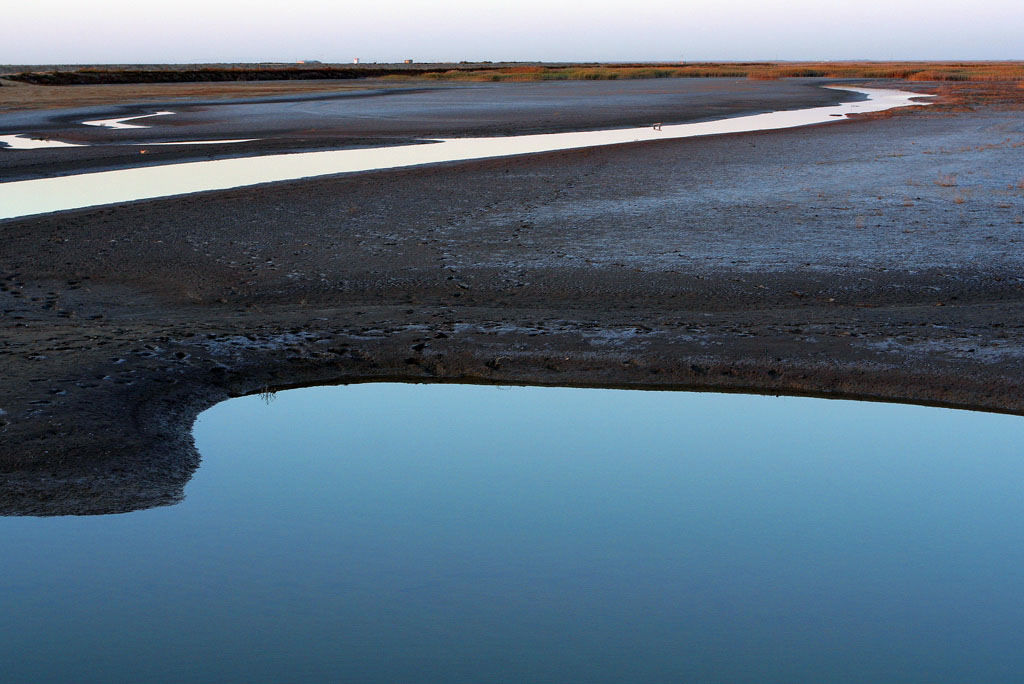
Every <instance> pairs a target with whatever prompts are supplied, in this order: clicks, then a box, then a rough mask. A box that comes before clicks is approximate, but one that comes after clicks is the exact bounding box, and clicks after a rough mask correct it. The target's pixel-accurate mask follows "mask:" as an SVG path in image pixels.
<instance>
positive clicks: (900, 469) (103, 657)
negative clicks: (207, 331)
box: [0, 385, 1024, 683]
mask: <svg viewBox="0 0 1024 684" xmlns="http://www.w3.org/2000/svg"><path fill="white" fill-rule="evenodd" d="M196 438H197V441H198V445H199V447H200V450H201V451H202V453H203V455H204V463H203V466H202V467H201V468H200V470H199V471H198V472H197V474H196V476H195V478H194V480H193V482H192V483H190V485H189V487H188V490H187V494H188V498H187V500H186V501H185V503H183V504H181V505H179V506H175V507H171V508H164V509H156V510H150V511H143V512H138V513H132V514H127V515H120V516H106V517H99V518H59V519H14V518H11V519H2V520H0V542H2V544H3V549H4V553H3V557H4V561H3V569H2V572H0V627H2V630H3V634H4V638H3V639H2V640H0V662H2V663H3V669H4V670H5V671H6V673H7V674H6V677H7V678H5V679H4V681H12V682H22V681H24V682H30V681H31V682H39V681H55V682H56V681H68V682H71V681H73V682H114V681H140V682H141V681H146V682H212V681H217V682H325V681H344V682H590V683H592V682H616V683H620V682H624V681H648V682H664V681H700V682H759V683H760V682H787V683H794V682H825V681H827V682H865V681H875V682H903V683H908V682H929V683H937V682H966V681H979V682H980V681H984V682H1011V681H1012V682H1017V681H1020V678H1021V676H1022V672H1024V656H1021V655H1020V654H1021V652H1022V648H1021V647H1022V646H1024V644H1022V643H1021V642H1022V639H1024V637H1022V634H1024V562H1022V561H1024V498H1022V489H1024V458H1022V456H1024V454H1022V453H1021V446H1020V445H1021V444H1024V419H1021V418H1017V417H1012V416H999V415H991V414H980V413H969V412H961V411H950V410H944V409H935V408H922V407H913V406H897V405H885V404H869V403H858V402H830V401H823V400H814V399H801V398H777V397H755V396H743V395H716V394H688V393H668V392H635V391H634V392H626V391H609V390H582V389H554V388H514V389H504V390H503V389H500V388H495V387H472V386H456V385H361V386H352V387H339V388H313V389H306V390H297V391H291V392H282V393H280V394H279V395H277V397H276V399H275V400H274V401H272V402H270V403H269V404H266V403H264V402H263V401H261V400H260V399H259V398H258V397H250V398H245V399H239V400H234V401H231V402H227V403H224V404H221V405H219V406H217V407H215V408H213V409H211V410H210V411H208V412H206V413H204V414H203V415H202V416H201V418H200V420H199V422H198V424H197V426H196Z"/></svg>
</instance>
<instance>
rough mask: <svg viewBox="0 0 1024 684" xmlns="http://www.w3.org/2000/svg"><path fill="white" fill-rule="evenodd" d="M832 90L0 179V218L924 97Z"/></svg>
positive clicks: (814, 116) (875, 108)
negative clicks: (670, 114) (598, 120)
mask: <svg viewBox="0 0 1024 684" xmlns="http://www.w3.org/2000/svg"><path fill="white" fill-rule="evenodd" d="M839 89H840V90H849V91H851V92H855V93H859V94H862V95H866V96H867V99H865V100H859V101H855V102H847V103H843V104H838V105H829V106H825V107H812V108H808V109H797V110H790V111H778V112H767V113H763V114H752V115H749V116H737V117H732V118H728V119H719V120H715V121H701V122H696V123H685V124H676V125H668V124H665V125H659V126H657V127H655V126H654V125H653V124H652V125H651V126H647V127H645V128H625V129H613V130H603V131H577V132H572V133H548V134H538V135H517V136H506V137H494V138H451V139H444V140H434V141H424V143H422V144H416V145H396V146H391V147H374V148H359V149H345V150H333V151H327V152H302V153H294V154H275V155H265V156H258V157H243V158H234V159H217V160H213V161H203V162H186V163H179V164H165V165H159V166H145V167H140V168H132V169H121V170H118V171H101V172H95V173H86V174H78V175H72V176H61V177H57V178H42V179H36V180H25V181H14V182H10V183H0V219H6V218H14V217H18V216H30V215H33V214H42V213H47V212H53V211H65V210H69V209H78V208H82V207H91V206H100V205H104V204H115V203H120V202H131V201H136V200H142V199H153V198H156V197H169V196H172V195H182V194H188V193H194V192H203V191H207V190H225V189H228V188H236V187H243V186H248V185H257V184H260V183H270V182H276V181H284V180H295V179H298V178H311V177H315V176H325V175H332V174H338V173H352V172H359V171H372V170H379V169H393V168H401V167H407V166H417V165H422V164H435V163H440V162H450V161H465V160H470V159H484V158H488V157H506V156H513V155H519V154H532V153H538V152H552V151H556V150H570V149H579V148H584V147H597V146H603V145H618V144H623V143H631V142H640V141H655V140H672V139H679V138H689V137H696V136H703V135H719V134H723V133H743V132H749V131H760V130H775V129H780V128H792V127H795V126H808V125H812V124H824V123H830V122H834V121H840V120H842V119H844V118H846V117H847V116H848V115H850V114H857V113H869V112H879V111H885V110H887V109H893V108H896V107H908V106H912V105H919V104H923V102H921V101H920V100H919V98H921V97H927V96H922V95H920V94H918V93H912V92H906V91H900V90H885V89H878V88H848V87H843V88H839ZM135 118H140V117H135ZM112 121H113V120H112ZM117 121H124V120H123V119H122V120H117ZM8 138H9V139H8V140H6V142H8V143H10V144H12V145H13V144H14V143H15V142H16V139H17V136H8ZM220 142H237V141H220ZM22 144H23V143H22ZM21 153H23V154H26V153H30V151H28V150H23V151H22V152H21Z"/></svg>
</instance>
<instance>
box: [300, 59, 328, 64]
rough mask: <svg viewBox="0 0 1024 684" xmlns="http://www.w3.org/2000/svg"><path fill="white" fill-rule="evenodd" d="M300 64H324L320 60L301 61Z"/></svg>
mask: <svg viewBox="0 0 1024 684" xmlns="http://www.w3.org/2000/svg"><path fill="white" fill-rule="evenodd" d="M299 64H323V62H321V61H320V60H319V59H300V60H299Z"/></svg>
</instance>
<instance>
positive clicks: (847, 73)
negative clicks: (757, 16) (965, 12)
mask: <svg viewBox="0 0 1024 684" xmlns="http://www.w3.org/2000/svg"><path fill="white" fill-rule="evenodd" d="M797 77H802V78H872V79H877V78H893V79H900V80H906V81H954V82H957V81H959V82H964V81H1022V82H1024V62H736V63H729V62H692V63H679V64H651V65H648V64H599V65H598V64H595V65H581V66H544V65H538V66H514V67H497V68H485V67H473V68H466V67H462V68H453V69H446V70H443V71H435V72H430V73H425V74H422V75H418V76H415V77H414V78H422V79H428V80H458V81H550V80H617V79H637V78H749V79H752V80H776V79H780V78H797ZM387 78H392V79H403V78H408V77H406V76H403V75H397V74H396V75H394V76H390V77H387ZM1021 85H1022V87H1024V83H1022V84H1021Z"/></svg>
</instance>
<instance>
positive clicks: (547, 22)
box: [0, 0, 1024, 64]
mask: <svg viewBox="0 0 1024 684" xmlns="http://www.w3.org/2000/svg"><path fill="white" fill-rule="evenodd" d="M3 23H4V29H5V30H4V34H5V35H4V39H3V40H2V41H0V63H2V64H89V63H92V64H95V63H164V62H172V63H198V62H258V61H283V62H294V61H296V60H301V59H306V60H310V59H315V60H321V61H324V62H350V61H352V59H353V58H355V57H358V58H360V60H361V61H363V62H375V61H376V62H396V61H401V60H403V59H413V60H416V61H419V62H428V61H460V60H467V61H482V60H491V61H571V62H579V61H627V60H636V61H679V60H686V61H704V60H777V59H781V60H838V59H875V60H891V59H1024V41H1022V40H1021V39H1020V37H1021V35H1024V9H1022V8H1021V4H1020V0H976V1H975V2H971V3H967V2H963V0H957V1H951V0H930V2H927V3H924V2H921V0H887V1H880V0H859V1H858V2H856V3H850V2H836V1H835V0H823V1H822V0H818V1H816V2H813V1H811V0H777V1H774V2H765V1H763V0H762V1H755V0H704V1H703V2H688V1H687V0H634V1H632V2H628V1H624V0H615V1H612V2H609V1H606V0H590V1H587V2H583V1H580V0H567V1H561V2H560V1H558V0H518V1H516V2H507V1H504V0H502V1H497V2H468V1H466V0H431V1H430V2H401V1H399V2H368V1H364V2H357V1H351V0H350V1H348V2H342V1H341V0H302V1H301V2H293V3H286V2H281V0H274V2H269V1H268V0H250V1H247V2H241V1H238V0H174V1H172V2H134V3H133V2H124V1H123V0H121V1H117V2H115V1H113V0H92V1H91V2H81V0H76V1H74V2H72V1H71V0H34V1H33V2H31V3H28V2H22V3H11V5H10V6H8V7H5V9H4V11H3Z"/></svg>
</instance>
